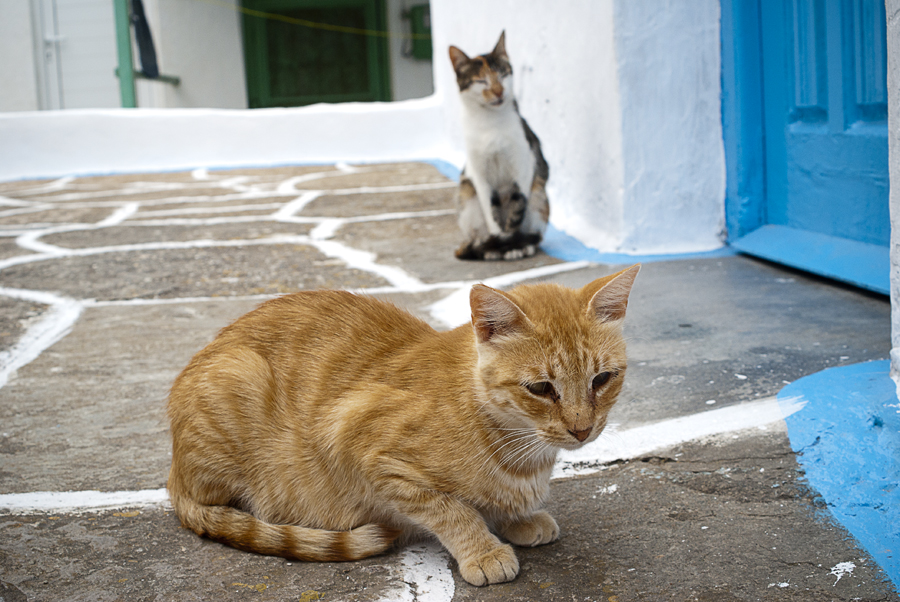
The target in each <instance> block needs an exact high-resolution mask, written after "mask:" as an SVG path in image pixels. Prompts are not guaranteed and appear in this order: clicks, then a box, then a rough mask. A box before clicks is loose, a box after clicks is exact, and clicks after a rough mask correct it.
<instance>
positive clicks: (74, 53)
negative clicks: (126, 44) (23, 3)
mask: <svg viewBox="0 0 900 602" xmlns="http://www.w3.org/2000/svg"><path fill="white" fill-rule="evenodd" d="M31 1H32V3H33V4H32V8H33V10H34V13H33V14H34V24H35V29H36V31H35V38H36V43H37V46H38V51H39V52H38V55H39V59H40V60H39V61H38V77H39V79H40V87H39V89H40V98H41V108H42V109H93V108H108V107H118V106H120V101H119V82H118V80H117V79H116V75H115V69H116V63H117V57H116V29H115V19H114V16H113V3H112V0H31Z"/></svg>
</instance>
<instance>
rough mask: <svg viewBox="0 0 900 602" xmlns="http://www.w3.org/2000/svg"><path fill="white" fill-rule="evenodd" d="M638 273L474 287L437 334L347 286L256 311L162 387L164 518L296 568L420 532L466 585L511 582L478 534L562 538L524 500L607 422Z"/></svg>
mask: <svg viewBox="0 0 900 602" xmlns="http://www.w3.org/2000/svg"><path fill="white" fill-rule="evenodd" d="M639 269H640V266H634V267H631V268H629V269H627V270H623V271H621V272H619V273H617V274H614V275H612V276H607V277H605V278H600V279H598V280H595V281H594V282H591V283H590V284H588V285H586V286H585V287H583V288H581V289H579V290H572V289H568V288H565V287H562V286H558V285H551V284H539V285H532V286H520V287H518V288H515V289H513V290H512V291H509V292H501V291H497V290H494V289H492V288H489V287H487V286H484V285H476V286H475V287H474V288H473V289H472V292H471V307H472V324H471V325H465V326H461V327H459V328H457V329H455V330H451V331H449V332H436V331H435V330H434V329H432V328H431V327H430V326H428V325H427V324H426V323H424V322H422V321H420V320H418V319H417V318H415V317H413V316H411V315H410V314H408V313H406V312H404V311H401V310H399V309H397V308H396V307H394V306H392V305H389V304H387V303H383V302H381V301H377V300H375V299H371V298H368V297H364V296H359V295H354V294H351V293H348V292H341V291H318V292H301V293H296V294H293V295H288V296H285V297H281V298H278V299H274V300H272V301H269V302H267V303H264V304H263V305H261V306H260V307H259V308H258V309H256V310H255V311H252V312H250V313H249V314H247V315H245V316H244V317H242V318H240V319H239V320H237V321H236V322H235V323H234V324H232V325H231V326H229V327H227V328H225V329H224V330H223V331H222V332H221V333H220V334H219V336H218V337H217V338H216V339H215V340H214V341H213V342H212V343H210V345H209V346H207V347H206V348H205V349H203V350H202V351H201V352H199V353H198V354H197V355H196V356H195V357H194V358H193V359H192V360H191V362H190V364H188V366H187V367H186V368H185V369H184V371H183V372H182V373H181V374H180V375H179V376H178V378H177V379H176V381H175V384H174V386H173V387H172V392H171V395H170V398H169V408H168V409H169V417H170V419H171V422H172V437H173V452H172V470H171V472H170V474H169V481H168V489H169V495H170V496H171V499H172V504H173V506H174V507H175V512H176V513H177V514H178V517H179V518H180V519H181V522H182V523H183V524H184V525H185V526H186V527H188V528H190V529H192V530H193V531H195V532H196V533H198V534H200V535H205V536H207V537H210V538H213V539H216V540H219V541H222V542H224V543H227V544H229V545H232V546H234V547H236V548H240V549H242V550H250V551H253V552H258V553H261V554H274V555H279V556H285V557H288V558H296V559H300V560H319V561H337V560H354V559H359V558H365V557H366V556H371V555H373V554H378V553H380V552H383V551H385V550H387V549H388V548H389V547H390V546H391V545H392V543H393V542H394V540H395V539H397V538H398V537H400V538H402V540H404V541H406V540H408V539H410V538H412V537H416V536H419V535H422V534H434V535H436V536H437V538H438V539H439V540H440V542H441V543H442V544H443V545H444V546H445V547H446V548H447V550H449V552H450V553H451V554H452V555H453V557H454V558H455V559H456V560H457V562H458V563H459V570H460V573H461V574H462V577H463V578H464V579H465V580H466V581H468V582H469V583H472V584H474V585H486V584H488V583H499V582H503V581H509V580H510V579H513V578H514V577H515V576H516V574H517V573H518V571H519V563H518V560H517V559H516V555H515V554H514V553H513V549H512V547H511V546H510V545H508V544H504V543H503V542H502V541H501V540H500V539H499V538H498V537H497V536H496V535H495V534H494V533H497V534H499V535H500V536H501V537H503V538H504V539H505V540H506V541H508V542H510V543H513V544H515V545H519V546H537V545H541V544H545V543H548V542H551V541H554V540H555V539H556V538H557V537H558V536H559V527H558V526H557V524H556V521H554V520H553V518H552V517H551V516H550V515H549V514H548V513H547V512H545V511H543V510H541V507H542V505H543V503H544V500H545V498H546V497H547V493H548V490H549V481H550V471H551V468H552V466H553V463H554V461H555V459H556V455H557V452H558V451H559V450H560V449H576V448H578V447H580V446H582V445H584V444H585V443H587V442H589V441H592V440H594V439H596V438H597V437H598V436H599V435H600V433H601V431H602V430H603V428H604V426H605V425H606V417H607V413H608V412H609V410H610V408H611V407H612V405H613V404H614V403H615V401H616V397H617V395H618V394H619V391H620V390H621V388H622V381H623V379H624V377H625V368H626V360H625V341H624V339H623V338H622V319H623V318H624V317H625V308H626V306H627V304H628V295H629V293H630V291H631V286H632V284H633V282H634V278H635V276H636V275H637V273H638V270H639Z"/></svg>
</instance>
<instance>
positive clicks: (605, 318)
mask: <svg viewBox="0 0 900 602" xmlns="http://www.w3.org/2000/svg"><path fill="white" fill-rule="evenodd" d="M640 271H641V264H637V265H633V266H631V267H630V268H628V269H625V270H622V271H621V272H618V273H616V274H613V275H611V276H606V277H605V278H598V279H597V280H594V281H593V282H591V283H590V284H588V285H586V286H585V287H584V288H583V289H581V290H582V294H585V296H587V295H590V300H589V301H588V303H587V308H586V310H585V311H586V312H587V313H588V315H593V316H596V317H597V319H598V320H600V321H601V322H613V321H615V320H621V319H622V318H624V317H625V309H626V308H627V307H628V295H629V294H631V286H632V285H633V284H634V279H635V277H637V275H638V272H640ZM595 291H596V292H595Z"/></svg>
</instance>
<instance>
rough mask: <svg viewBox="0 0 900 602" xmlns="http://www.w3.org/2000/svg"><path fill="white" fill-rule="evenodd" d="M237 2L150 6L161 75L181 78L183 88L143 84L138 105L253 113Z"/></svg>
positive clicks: (149, 2)
mask: <svg viewBox="0 0 900 602" xmlns="http://www.w3.org/2000/svg"><path fill="white" fill-rule="evenodd" d="M237 3H238V0H223V2H221V3H215V4H213V3H205V2H185V1H184V0H146V1H145V2H144V9H145V12H146V13H147V21H148V22H149V23H150V28H151V31H152V34H153V42H154V45H155V47H156V59H157V62H158V64H159V70H160V73H163V74H165V75H174V76H177V77H180V78H181V84H180V85H179V86H171V85H169V84H164V83H160V82H139V83H138V86H137V93H138V106H142V107H203V108H222V109H246V108H247V88H246V83H245V82H246V79H245V77H244V55H243V39H242V37H241V24H240V12H238V10H237ZM135 65H139V62H138V58H137V54H135Z"/></svg>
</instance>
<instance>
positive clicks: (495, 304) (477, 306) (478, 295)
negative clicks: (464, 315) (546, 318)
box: [469, 284, 528, 343]
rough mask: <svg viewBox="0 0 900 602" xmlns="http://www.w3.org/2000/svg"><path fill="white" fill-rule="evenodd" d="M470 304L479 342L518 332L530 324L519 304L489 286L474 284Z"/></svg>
mask: <svg viewBox="0 0 900 602" xmlns="http://www.w3.org/2000/svg"><path fill="white" fill-rule="evenodd" d="M469 304H470V305H471V306H472V327H473V328H474V329H475V337H476V338H477V339H478V342H479V343H487V342H488V341H490V340H491V339H493V338H494V337H496V336H501V335H510V334H516V333H518V332H521V331H522V330H523V329H525V328H526V327H527V325H528V318H527V317H525V314H524V313H523V312H522V310H521V309H519V306H518V305H516V304H515V303H514V302H513V301H512V299H510V298H509V297H507V296H506V295H504V294H503V293H501V292H500V291H498V290H495V289H492V288H491V287H489V286H485V285H483V284H476V285H475V286H473V287H472V292H471V293H469Z"/></svg>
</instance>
